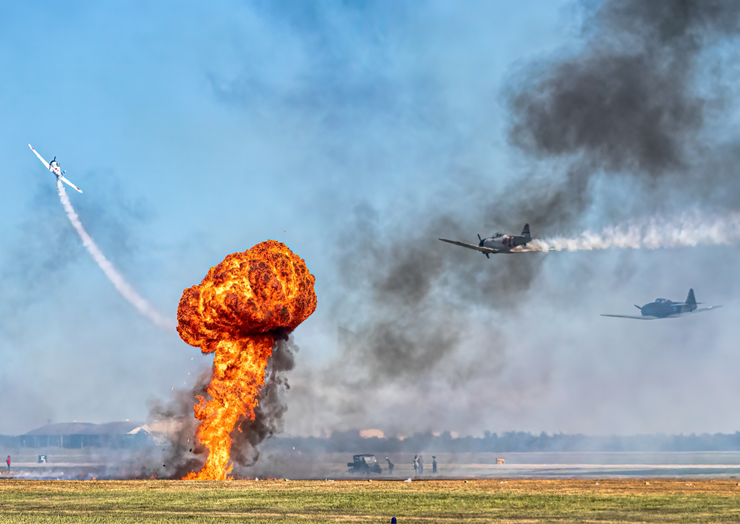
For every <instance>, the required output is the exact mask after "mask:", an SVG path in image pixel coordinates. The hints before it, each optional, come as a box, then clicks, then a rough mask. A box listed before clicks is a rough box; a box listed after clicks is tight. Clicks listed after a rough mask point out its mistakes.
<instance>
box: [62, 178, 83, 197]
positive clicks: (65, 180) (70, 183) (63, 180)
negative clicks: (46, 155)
mask: <svg viewBox="0 0 740 524" xmlns="http://www.w3.org/2000/svg"><path fill="white" fill-rule="evenodd" d="M59 180H61V181H62V182H64V183H65V184H67V185H69V186H72V187H73V188H75V189H76V190H77V191H79V192H80V193H82V189H80V188H79V187H77V186H76V185H74V184H73V183H72V182H70V181H69V180H67V179H66V178H64V176H60V177H59Z"/></svg>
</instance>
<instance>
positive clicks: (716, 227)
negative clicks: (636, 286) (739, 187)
mask: <svg viewBox="0 0 740 524" xmlns="http://www.w3.org/2000/svg"><path fill="white" fill-rule="evenodd" d="M738 242H740V214H739V213H732V214H729V215H725V216H705V215H702V214H700V213H699V212H693V213H685V214H683V215H681V216H679V217H676V218H665V217H653V218H651V219H648V220H645V221H642V222H638V221H633V222H628V223H627V224H624V225H619V226H615V227H607V228H604V229H603V230H602V231H601V233H595V232H592V231H585V232H583V233H581V235H580V236H577V237H573V238H566V237H554V238H548V239H535V240H532V241H531V242H530V243H529V244H527V247H526V248H525V249H524V251H581V250H594V249H610V248H619V249H660V248H675V247H693V246H697V245H730V244H735V243H738Z"/></svg>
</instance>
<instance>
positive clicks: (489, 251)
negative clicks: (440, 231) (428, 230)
mask: <svg viewBox="0 0 740 524" xmlns="http://www.w3.org/2000/svg"><path fill="white" fill-rule="evenodd" d="M439 240H441V241H442V242H447V243H448V244H455V245H456V246H460V247H466V248H468V249H475V250H476V251H480V252H481V253H485V254H486V255H493V254H494V253H498V252H499V251H498V249H493V248H492V247H482V246H476V245H475V244H466V243H465V242H458V241H456V240H447V239H446V238H440V239H439Z"/></svg>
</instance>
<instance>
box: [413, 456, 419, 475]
mask: <svg viewBox="0 0 740 524" xmlns="http://www.w3.org/2000/svg"><path fill="white" fill-rule="evenodd" d="M418 472H419V455H414V475H416V474H417V473H418Z"/></svg>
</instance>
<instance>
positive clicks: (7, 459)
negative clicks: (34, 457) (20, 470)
mask: <svg viewBox="0 0 740 524" xmlns="http://www.w3.org/2000/svg"><path fill="white" fill-rule="evenodd" d="M5 462H6V463H7V464H8V473H10V455H8V458H6V459H5Z"/></svg>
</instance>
